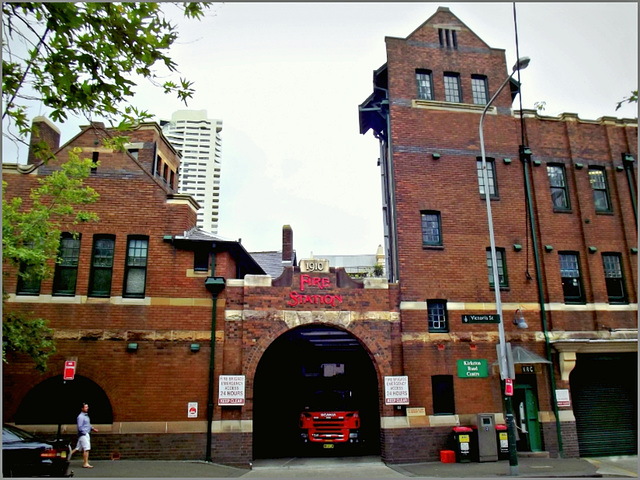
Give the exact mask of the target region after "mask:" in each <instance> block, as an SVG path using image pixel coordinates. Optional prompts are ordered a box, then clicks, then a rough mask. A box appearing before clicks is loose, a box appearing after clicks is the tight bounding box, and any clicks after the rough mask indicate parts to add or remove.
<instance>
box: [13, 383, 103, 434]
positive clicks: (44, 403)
mask: <svg viewBox="0 0 640 480" xmlns="http://www.w3.org/2000/svg"><path fill="white" fill-rule="evenodd" d="M83 403H88V404H89V407H90V412H89V415H90V417H91V423H92V424H95V425H97V424H110V423H113V410H112V409H111V402H110V401H109V397H107V394H106V393H105V391H104V390H103V389H102V388H101V387H100V386H99V385H98V384H97V383H95V382H94V381H93V380H90V379H88V378H87V377H83V376H82V375H77V374H76V376H75V378H74V379H73V380H69V381H66V382H64V381H63V380H62V375H56V376H55V377H51V378H48V379H47V380H44V381H43V382H40V383H39V384H38V385H36V386H35V387H33V388H32V389H31V390H30V391H29V393H27V394H26V395H25V397H24V399H23V400H22V402H21V403H20V407H19V408H18V411H17V412H16V416H15V423H17V424H20V425H51V424H54V425H55V424H59V423H60V424H74V423H76V418H77V417H78V414H79V413H80V408H81V406H82V404H83Z"/></svg>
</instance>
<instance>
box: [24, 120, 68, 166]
mask: <svg viewBox="0 0 640 480" xmlns="http://www.w3.org/2000/svg"><path fill="white" fill-rule="evenodd" d="M32 127H34V128H33V129H32V130H31V140H30V142H29V145H30V148H29V156H28V157H27V163H28V164H30V165H33V164H35V163H39V162H40V161H42V160H43V159H40V158H36V156H35V153H34V151H33V145H35V144H36V143H39V142H42V141H44V142H46V143H47V145H49V148H50V149H51V151H52V152H55V151H56V150H58V148H59V147H60V130H59V129H58V127H56V126H55V125H54V124H53V123H52V122H51V121H50V120H49V119H48V118H46V117H35V118H34V119H33V125H32ZM34 130H37V131H34Z"/></svg>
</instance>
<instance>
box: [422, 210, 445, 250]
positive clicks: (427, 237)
mask: <svg viewBox="0 0 640 480" xmlns="http://www.w3.org/2000/svg"><path fill="white" fill-rule="evenodd" d="M420 216H421V217H422V245H423V246H427V245H428V246H440V245H442V234H441V230H440V212H432V211H424V212H420Z"/></svg>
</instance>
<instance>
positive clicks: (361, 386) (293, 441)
mask: <svg viewBox="0 0 640 480" xmlns="http://www.w3.org/2000/svg"><path fill="white" fill-rule="evenodd" d="M323 365H324V367H323ZM336 365H337V366H338V367H337V372H336V374H327V373H326V372H327V371H328V370H331V369H333V370H336V368H335V366H336ZM328 383H331V384H333V385H335V384H336V383H339V384H340V388H343V389H345V390H348V391H349V395H350V396H351V398H352V401H353V403H352V404H353V408H354V409H357V410H358V411H359V414H360V422H361V427H360V440H361V442H360V443H359V444H358V445H357V446H355V445H341V446H340V447H341V448H335V449H332V450H327V451H328V452H330V454H331V455H335V456H346V455H365V454H366V455H377V454H379V453H380V413H379V405H378V403H379V402H378V379H377V375H376V371H375V368H374V366H373V363H372V361H371V358H370V356H369V354H368V353H367V351H366V350H365V349H364V347H363V346H362V345H361V344H360V342H359V341H358V340H357V339H356V338H355V337H354V336H353V335H352V334H351V333H349V332H347V331H345V330H341V329H339V328H336V327H332V326H327V325H318V324H313V325H305V326H301V327H297V328H295V329H293V330H290V331H288V332H287V333H285V334H283V335H281V336H280V337H279V338H277V339H276V340H275V341H274V342H273V343H272V344H271V345H270V346H269V348H267V350H266V351H265V353H264V355H263V356H262V358H261V359H260V363H259V364H258V367H257V369H256V375H255V379H254V401H253V457H254V458H279V457H292V456H313V455H316V454H318V455H319V454H325V451H324V450H323V449H321V448H319V446H318V445H313V446H309V445H308V444H307V445H303V444H302V441H301V436H300V433H301V431H300V427H299V420H300V413H301V412H302V411H304V409H305V407H306V406H308V405H309V403H310V402H313V401H314V400H313V399H314V396H317V394H318V391H320V390H323V389H324V388H326V387H327V384H328ZM336 446H337V445H336ZM310 447H315V448H310Z"/></svg>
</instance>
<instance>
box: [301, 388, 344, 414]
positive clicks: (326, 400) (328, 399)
mask: <svg viewBox="0 0 640 480" xmlns="http://www.w3.org/2000/svg"><path fill="white" fill-rule="evenodd" d="M309 407H310V409H311V410H333V411H335V410H353V401H352V399H351V392H348V391H342V390H328V391H323V390H319V391H317V392H315V394H314V395H313V398H312V399H311V402H310V405H309Z"/></svg>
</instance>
